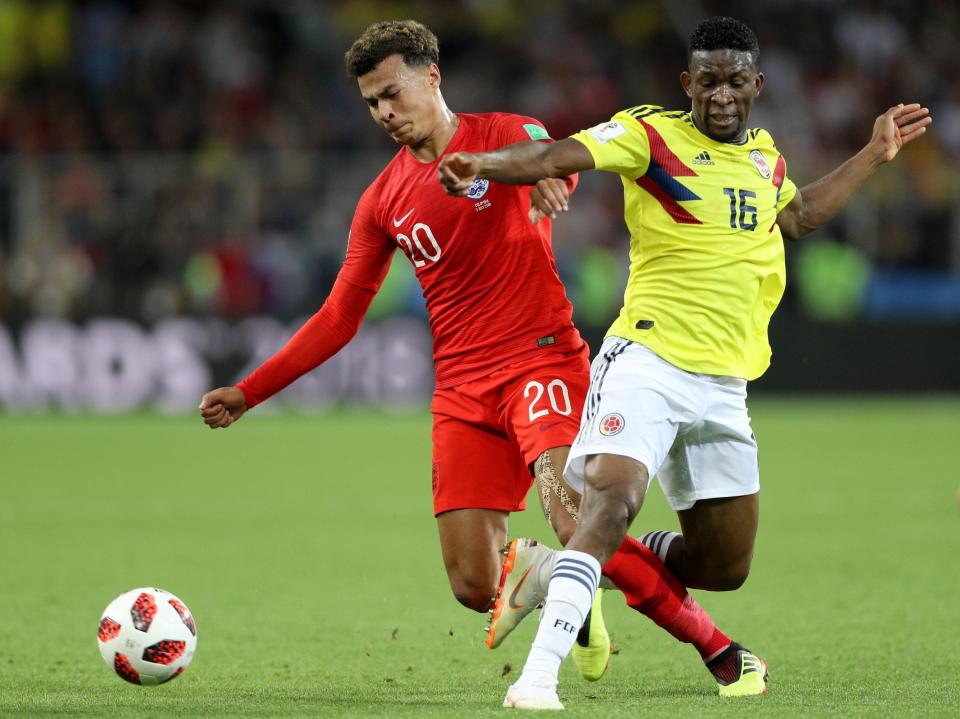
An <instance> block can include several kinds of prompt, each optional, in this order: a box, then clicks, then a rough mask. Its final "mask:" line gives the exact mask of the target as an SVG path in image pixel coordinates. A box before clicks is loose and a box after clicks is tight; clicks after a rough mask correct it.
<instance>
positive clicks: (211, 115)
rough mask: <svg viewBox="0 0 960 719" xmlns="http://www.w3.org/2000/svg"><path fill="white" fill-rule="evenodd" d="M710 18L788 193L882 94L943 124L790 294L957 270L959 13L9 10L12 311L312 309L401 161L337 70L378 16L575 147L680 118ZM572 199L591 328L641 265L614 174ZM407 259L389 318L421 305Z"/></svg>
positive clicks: (640, 2)
mask: <svg viewBox="0 0 960 719" xmlns="http://www.w3.org/2000/svg"><path fill="white" fill-rule="evenodd" d="M711 14H730V15H734V16H736V17H739V18H740V19H743V20H744V21H746V22H747V23H748V24H749V25H751V27H752V28H753V29H754V30H755V32H756V33H757V35H758V37H759V39H760V46H761V58H760V61H761V68H762V69H763V71H764V72H765V74H766V79H767V82H766V85H765V87H764V91H763V93H762V95H761V97H760V99H759V100H758V102H757V104H756V106H755V111H754V116H753V118H752V122H751V124H752V125H754V126H761V127H766V128H768V129H770V130H771V132H772V133H773V135H774V137H775V138H776V139H777V142H778V146H779V147H780V149H781V150H782V151H783V152H784V154H785V155H786V157H787V160H788V170H789V174H790V176H791V177H792V178H793V179H794V180H795V181H796V182H797V184H798V185H803V184H804V183H805V182H809V181H812V180H814V179H816V178H817V177H819V176H821V175H822V174H824V173H825V172H826V171H828V170H830V169H832V167H834V166H835V165H836V164H838V163H839V162H840V161H842V160H843V159H845V158H846V157H847V156H849V155H850V154H852V153H853V152H855V151H856V150H857V149H859V148H860V147H861V146H862V145H863V144H864V143H865V142H866V140H867V139H868V138H869V136H870V132H871V128H872V125H873V119H874V117H875V116H876V115H877V114H879V113H880V112H882V111H883V110H885V109H886V108H887V107H888V106H890V105H892V104H896V103H898V102H911V101H918V102H921V103H924V104H926V105H928V106H929V107H930V108H931V111H932V114H933V116H934V124H933V126H932V129H931V131H930V132H928V134H927V136H926V137H925V138H924V139H923V140H922V141H920V142H917V143H915V144H913V145H912V146H911V147H909V148H908V151H907V152H905V153H904V154H903V156H902V157H901V158H899V159H898V161H897V162H896V163H894V164H893V165H890V166H887V167H885V168H883V169H882V170H881V171H880V172H879V173H878V175H877V176H876V177H875V178H873V179H872V180H871V181H870V183H869V184H868V186H867V187H866V188H865V189H864V191H863V192H862V193H861V194H860V195H859V196H858V198H857V200H856V201H855V202H854V203H853V204H852V206H851V207H850V208H849V209H848V211H846V212H845V213H844V214H843V215H842V217H841V218H838V219H837V220H835V221H834V222H833V223H831V224H830V225H829V226H828V227H827V228H825V230H823V231H821V232H820V233H819V234H818V235H817V236H815V237H814V238H813V239H812V241H811V242H810V243H808V244H807V245H806V247H791V248H790V254H791V260H794V259H796V262H792V265H793V269H791V273H792V275H791V276H792V278H793V280H795V282H794V286H795V287H796V289H791V291H790V295H789V296H788V299H787V304H788V305H793V306H796V307H799V308H803V309H804V311H808V312H811V313H814V314H819V315H821V316H825V317H829V316H831V315H856V314H857V313H858V312H859V311H861V309H862V302H861V300H862V298H863V297H865V296H866V292H867V290H866V288H867V286H868V284H869V282H870V278H871V277H872V276H873V275H878V276H880V275H882V276H884V277H888V278H889V277H891V276H892V277H894V278H896V277H898V276H901V275H902V276H904V277H906V276H909V277H911V278H914V280H915V278H916V277H917V276H918V275H917V273H920V276H922V277H929V278H931V280H930V281H931V282H932V283H936V282H946V283H947V284H948V285H949V284H951V283H955V282H960V209H958V203H957V202H956V198H957V197H960V169H958V168H960V73H957V72H956V69H955V68H956V59H955V56H956V49H957V47H958V45H960V4H958V3H957V2H955V0H913V1H911V2H908V1H906V0H897V1H889V2H882V1H869V0H857V1H853V2H840V1H839V0H767V2H765V3H762V4H761V3H755V2H725V3H719V2H710V1H708V0H703V1H702V2H696V1H693V2H684V3H674V2H668V1H667V0H663V1H662V2H658V1H656V0H631V1H630V2H625V1H623V2H620V1H616V0H572V1H570V2H563V3H558V2H551V1H550V0H446V1H444V0H434V1H432V2H403V1H402V0H393V1H389V2H388V1H383V2H377V1H375V0H374V1H370V2H358V1H355V0H354V1H347V0H341V1H337V0H330V1H328V2H323V1H318V0H286V1H281V0H231V1H228V0H223V1H220V2H174V1H172V0H143V1H135V0H124V1H120V0H89V1H86V2H67V1H66V0H0V320H8V321H12V322H14V323H16V322H18V321H20V320H23V319H25V318H27V317H32V316H37V315H46V316H64V317H70V318H75V319H83V318H85V317H89V316H93V315H103V314H108V315H124V316H128V317H132V318H136V319H139V320H143V321H155V320H157V319H161V318H164V317H168V316H173V315H184V314H186V315H210V314H215V315H219V316H222V317H227V318H232V317H241V316H245V315H249V314H253V313H267V314H273V315H275V316H278V317H281V318H284V319H289V318H292V317H296V316H299V315H302V314H304V313H308V312H310V311H311V310H313V309H315V308H316V307H318V306H319V304H320V303H321V302H322V299H323V297H324V296H325V295H326V293H327V292H328V290H329V287H330V285H331V283H332V281H333V278H334V277H335V275H336V271H337V269H338V267H339V264H340V262H341V260H342V257H343V253H344V249H345V245H346V237H347V230H348V228H349V223H350V219H351V216H352V213H353V209H354V206H355V203H356V201H357V199H358V198H359V195H360V193H361V192H362V190H363V188H364V187H365V186H366V184H367V183H369V182H370V181H371V180H372V179H373V178H374V177H375V176H376V174H377V173H378V172H379V170H380V169H381V168H382V167H383V165H384V164H385V162H386V161H387V160H388V159H389V157H390V155H391V154H392V153H393V152H395V149H396V148H395V146H392V145H391V142H390V140H389V138H387V137H386V136H385V135H384V133H383V132H382V131H381V130H380V129H379V128H377V127H376V126H375V125H374V123H373V122H371V121H370V119H369V117H368V115H367V110H366V108H365V106H364V104H363V103H362V101H361V100H360V98H359V96H358V92H357V89H356V85H355V82H354V81H351V80H349V79H348V78H347V77H346V75H345V71H344V69H343V60H342V56H343V52H344V51H345V50H346V49H347V48H348V47H349V45H350V43H351V42H352V40H353V39H354V38H355V37H356V36H357V35H358V34H359V33H360V32H361V31H362V30H363V28H364V27H366V26H367V25H368V24H369V23H371V22H375V21H377V20H380V19H390V18H404V17H413V18H416V19H418V20H421V21H422V22H424V23H425V24H427V25H428V26H429V27H431V28H432V29H433V30H434V31H435V32H436V33H437V35H438V37H439V39H440V48H441V62H440V66H441V70H442V72H443V92H444V96H445V98H446V100H447V103H448V105H450V107H451V108H452V109H454V110H456V111H463V112H482V111H491V110H509V111H515V112H521V113H524V114H529V115H533V116H535V117H537V118H539V119H540V120H542V121H543V122H544V123H545V124H546V126H547V128H548V129H549V130H550V131H551V134H552V135H553V136H554V137H562V136H564V135H566V134H568V133H571V132H574V131H576V130H578V129H580V128H582V127H586V126H591V125H593V124H596V123H597V122H599V121H601V120H604V119H606V118H608V117H609V116H610V115H612V114H613V113H615V112H616V111H617V110H618V109H620V108H623V107H628V106H631V105H635V104H640V103H654V104H662V105H666V106H672V107H677V108H683V107H686V106H687V104H688V103H687V101H686V98H685V97H684V96H683V95H682V93H681V91H680V87H679V81H678V76H679V73H680V71H681V70H682V69H683V67H684V64H685V43H686V37H687V36H688V34H689V32H690V30H691V29H692V28H693V26H694V25H696V23H697V22H698V21H699V20H701V19H702V18H703V17H705V16H708V15H711ZM572 209H573V211H572V212H571V213H569V214H568V215H566V216H564V217H563V218H562V219H561V221H559V222H558V223H557V227H556V230H555V245H556V249H557V254H558V258H559V260H560V265H561V271H562V274H563V275H564V277H565V279H566V281H567V283H568V286H569V288H570V292H571V295H572V296H573V299H574V302H575V305H576V306H577V308H578V314H579V315H580V317H581V319H582V320H584V321H587V322H597V323H603V322H605V321H607V320H608V319H609V318H611V317H612V315H613V313H614V312H615V310H616V308H617V307H618V303H619V299H620V296H619V295H620V292H621V291H622V286H623V282H622V281H617V282H612V281H611V277H616V278H618V279H619V280H623V279H625V276H626V269H627V268H626V262H625V257H626V246H627V245H626V243H627V236H626V232H625V230H624V228H623V222H622V204H621V198H620V186H619V183H617V182H616V181H615V180H613V178H610V177H605V178H604V177H591V178H588V179H587V180H586V181H584V182H583V183H582V186H581V189H580V190H579V191H578V194H577V197H575V198H574V202H573V208H572ZM805 242H806V241H805ZM808 248H809V249H810V250H811V251H810V252H809V256H806V257H803V256H800V255H802V254H803V253H805V252H807V249H808ZM824 248H829V250H828V251H824ZM794 256H796V257H794ZM394 264H395V270H396V272H394V273H393V274H392V275H391V279H390V281H389V282H388V285H387V287H386V288H385V292H384V299H383V301H382V305H381V309H380V310H375V311H394V310H397V309H408V310H410V311H412V312H416V311H418V308H419V306H420V305H419V297H418V291H417V288H416V287H414V286H412V279H411V277H410V272H409V269H408V268H407V267H406V266H405V263H400V262H397V263H394ZM400 265H404V266H402V267H400ZM838 268H839V270H838ZM898 273H899V274H898ZM838 288H839V289H838ZM804 293H806V295H804ZM805 297H806V299H805ZM824 298H827V300H828V301H825V300H824ZM818 302H819V304H818Z"/></svg>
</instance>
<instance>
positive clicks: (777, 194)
mask: <svg viewBox="0 0 960 719" xmlns="http://www.w3.org/2000/svg"><path fill="white" fill-rule="evenodd" d="M572 137H573V139H575V140H578V141H579V142H581V143H583V144H584V145H585V146H586V147H587V149H588V150H589V151H590V154H591V155H593V161H594V165H595V167H596V169H598V170H607V171H609V172H616V173H618V174H619V175H620V179H621V180H622V182H623V200H624V219H625V220H626V223H627V228H628V229H629V230H630V277H629V280H628V281H627V288H626V291H625V292H624V301H623V309H621V310H620V315H619V317H617V319H616V321H615V322H614V323H613V325H612V326H611V327H610V330H609V332H608V333H607V336H610V335H617V336H619V337H624V338H626V339H630V340H634V341H636V342H639V343H641V344H643V345H645V346H647V347H649V348H650V349H651V350H653V351H654V352H656V353H657V354H658V355H660V356H661V357H663V358H664V359H665V360H667V361H668V362H670V363H672V364H674V365H676V366H677V367H679V368H681V369H684V370H687V371H689V372H698V373H702V374H711V375H729V376H734V377H742V378H744V379H748V380H751V379H755V378H757V377H759V376H760V375H761V374H763V372H764V371H765V370H766V369H767V367H768V366H769V364H770V343H769V340H768V339H767V326H768V324H769V322H770V317H771V315H772V314H773V311H774V310H775V309H776V308H777V305H778V304H779V303H780V298H781V297H782V296H783V290H784V287H785V283H786V270H785V268H784V253H783V237H782V235H781V234H780V228H779V227H778V226H777V223H776V220H777V213H779V212H780V210H782V209H783V208H784V206H786V205H787V204H788V203H789V202H790V200H792V199H793V197H794V195H796V193H797V188H796V185H794V184H793V182H791V181H790V180H789V179H788V178H787V176H786V162H785V161H784V159H783V156H782V155H781V154H780V152H779V151H778V150H777V148H776V146H775V145H774V144H773V138H771V137H770V134H769V133H768V132H767V131H766V130H761V129H752V130H749V131H748V132H747V138H746V142H745V143H743V144H740V145H736V144H731V143H725V142H718V141H716V140H712V139H710V138H709V137H707V136H706V135H704V134H703V133H702V132H700V131H699V130H698V129H697V128H696V126H694V124H693V120H692V119H691V117H690V113H689V112H684V111H668V110H664V109H663V108H662V107H657V106H654V105H640V106H638V107H633V108H630V109H629V110H624V111H622V112H619V113H617V114H616V115H615V116H614V117H613V118H612V119H611V120H610V121H609V122H604V123H601V124H600V125H597V126H596V127H593V128H590V129H589V130H582V131H581V132H578V133H576V134H574V135H573V136H572Z"/></svg>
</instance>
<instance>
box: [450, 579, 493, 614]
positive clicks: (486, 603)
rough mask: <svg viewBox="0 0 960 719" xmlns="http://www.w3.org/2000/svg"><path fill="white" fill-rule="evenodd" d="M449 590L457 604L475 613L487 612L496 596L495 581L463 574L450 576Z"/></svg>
mask: <svg viewBox="0 0 960 719" xmlns="http://www.w3.org/2000/svg"><path fill="white" fill-rule="evenodd" d="M450 588H451V589H452V590H453V596H454V597H456V598H457V601H458V602H460V603H461V604H462V605H463V606H465V607H467V608H468V609H472V610H473V611H475V612H485V611H487V610H488V609H489V608H490V605H491V604H492V603H493V600H494V597H495V596H496V594H497V586H496V580H493V581H489V580H486V579H480V578H477V577H470V576H467V575H463V574H456V575H450Z"/></svg>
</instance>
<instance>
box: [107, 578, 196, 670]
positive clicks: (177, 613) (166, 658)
mask: <svg viewBox="0 0 960 719" xmlns="http://www.w3.org/2000/svg"><path fill="white" fill-rule="evenodd" d="M97 644H98V645H99V646H100V655H101V656H102V657H103V661H105V662H106V663H107V666H108V667H110V668H111V669H113V670H114V671H115V672H116V673H117V674H119V675H120V677H121V678H123V679H126V680H127V681H128V682H131V683H133V684H148V685H153V684H163V683H164V682H166V681H170V680H171V679H173V678H174V677H178V676H180V675H181V674H182V673H183V670H184V669H186V668H187V667H188V666H189V665H190V661H191V660H192V659H193V653H194V651H196V649H197V623H196V622H195V621H194V619H193V615H192V614H191V613H190V610H189V609H187V605H186V604H184V603H183V602H182V601H180V599H179V598H178V597H176V596H174V595H173V594H171V593H170V592H166V591H164V590H162V589H152V588H150V587H143V588H141V589H131V590H130V591H129V592H124V593H123V594H121V595H120V596H119V597H117V598H116V599H114V600H113V601H112V602H110V604H108V605H107V608H106V609H104V610H103V615H102V616H101V617H100V627H99V629H98V630H97Z"/></svg>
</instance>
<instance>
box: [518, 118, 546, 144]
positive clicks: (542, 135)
mask: <svg viewBox="0 0 960 719" xmlns="http://www.w3.org/2000/svg"><path fill="white" fill-rule="evenodd" d="M523 129H524V130H526V131H527V134H528V135H530V139H531V140H549V139H550V133H548V132H547V131H546V130H544V129H543V128H542V127H540V125H534V124H533V123H532V122H528V123H527V124H526V125H524V126H523Z"/></svg>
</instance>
